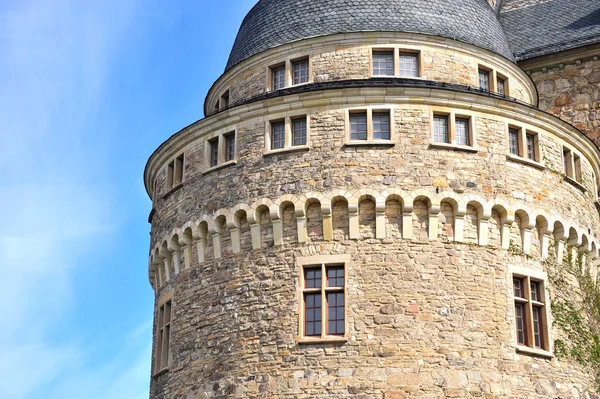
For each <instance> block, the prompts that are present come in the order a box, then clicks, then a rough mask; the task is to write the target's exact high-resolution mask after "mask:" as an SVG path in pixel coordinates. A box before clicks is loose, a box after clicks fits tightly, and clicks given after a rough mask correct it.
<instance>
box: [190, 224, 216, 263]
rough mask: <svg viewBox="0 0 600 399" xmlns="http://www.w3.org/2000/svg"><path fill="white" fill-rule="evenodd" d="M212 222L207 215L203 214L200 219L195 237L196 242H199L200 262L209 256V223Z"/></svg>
mask: <svg viewBox="0 0 600 399" xmlns="http://www.w3.org/2000/svg"><path fill="white" fill-rule="evenodd" d="M210 222H211V220H210V219H209V218H208V217H206V216H203V217H202V218H201V219H200V220H199V221H198V225H197V226H198V227H197V230H196V237H194V239H195V240H196V244H197V249H198V262H199V263H204V261H205V260H206V258H207V255H208V254H207V250H206V249H207V248H208V244H209V223H210ZM211 241H212V240H211Z"/></svg>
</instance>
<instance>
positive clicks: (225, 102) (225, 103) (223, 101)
mask: <svg viewBox="0 0 600 399" xmlns="http://www.w3.org/2000/svg"><path fill="white" fill-rule="evenodd" d="M227 107H229V90H226V91H225V93H223V95H222V96H221V108H227Z"/></svg>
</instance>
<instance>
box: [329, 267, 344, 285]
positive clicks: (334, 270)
mask: <svg viewBox="0 0 600 399" xmlns="http://www.w3.org/2000/svg"><path fill="white" fill-rule="evenodd" d="M327 286H328V287H343V286H344V267H343V266H341V267H328V268H327Z"/></svg>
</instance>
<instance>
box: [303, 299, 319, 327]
mask: <svg viewBox="0 0 600 399" xmlns="http://www.w3.org/2000/svg"><path fill="white" fill-rule="evenodd" d="M304 303H305V305H304V306H305V308H304V318H305V323H304V331H305V334H306V335H321V294H304Z"/></svg>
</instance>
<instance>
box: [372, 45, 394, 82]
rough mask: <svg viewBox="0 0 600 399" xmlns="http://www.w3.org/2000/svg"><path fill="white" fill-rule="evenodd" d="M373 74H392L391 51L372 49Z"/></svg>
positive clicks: (392, 53)
mask: <svg viewBox="0 0 600 399" xmlns="http://www.w3.org/2000/svg"><path fill="white" fill-rule="evenodd" d="M373 75H374V76H394V52H393V51H373Z"/></svg>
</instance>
